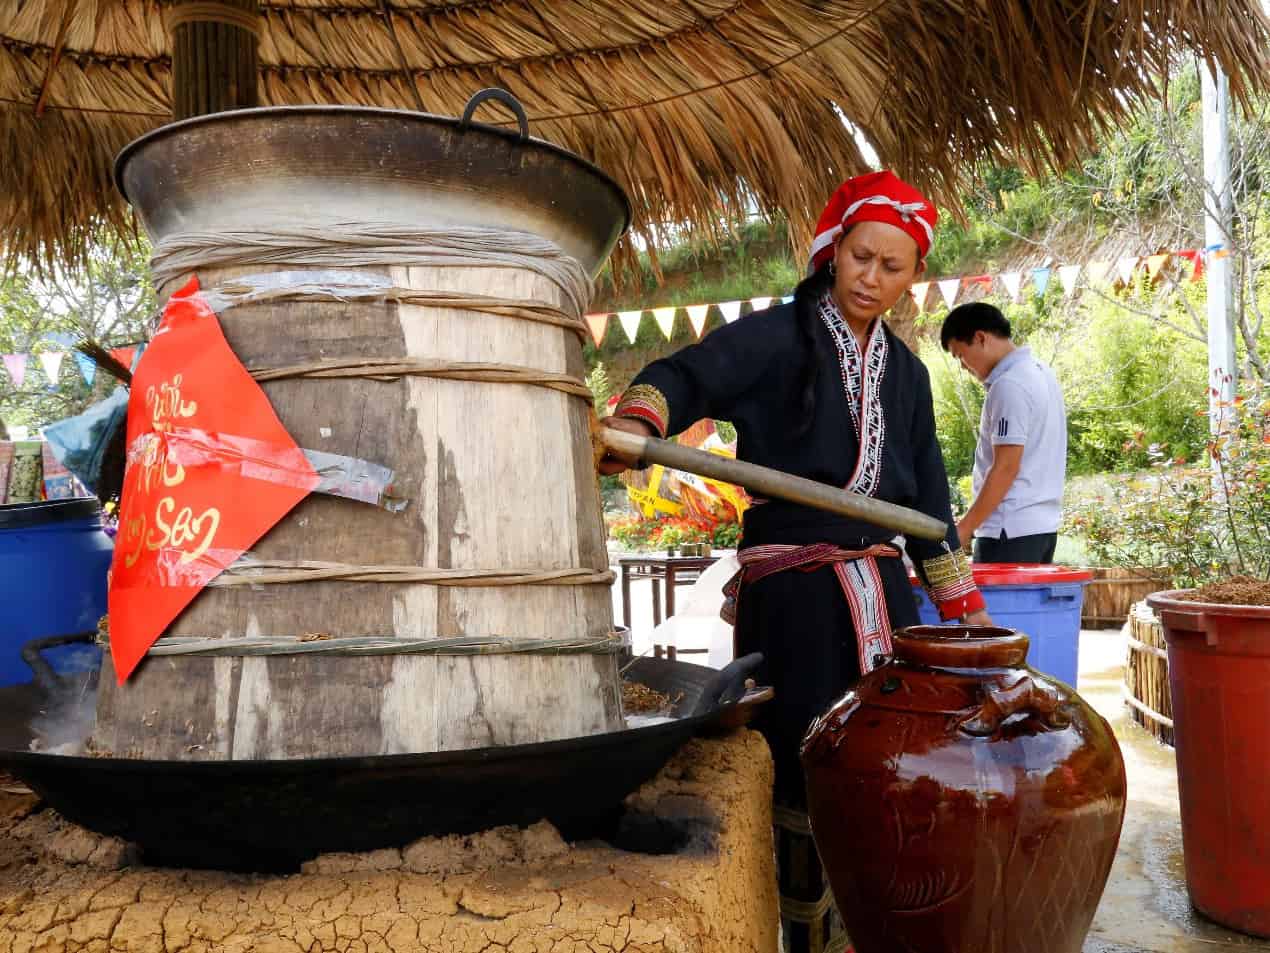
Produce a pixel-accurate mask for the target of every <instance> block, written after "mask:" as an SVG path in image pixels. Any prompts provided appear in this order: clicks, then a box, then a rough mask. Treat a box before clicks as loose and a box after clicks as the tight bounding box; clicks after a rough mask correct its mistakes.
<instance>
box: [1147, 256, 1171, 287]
mask: <svg viewBox="0 0 1270 953" xmlns="http://www.w3.org/2000/svg"><path fill="white" fill-rule="evenodd" d="M1168 260H1169V256H1168V255H1149V256H1148V257H1147V260H1146V264H1147V274H1148V275H1149V276H1150V277H1151V280H1152V281H1155V279H1156V278H1158V277H1160V271H1161V270H1162V269H1163V268H1164V263H1165V262H1166V261H1168Z"/></svg>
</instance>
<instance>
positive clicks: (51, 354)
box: [37, 351, 66, 384]
mask: <svg viewBox="0 0 1270 953" xmlns="http://www.w3.org/2000/svg"><path fill="white" fill-rule="evenodd" d="M37 356H38V357H39V359H40V366H41V367H43V368H44V376H45V377H47V378H48V379H49V383H50V384H56V383H57V375H58V373H59V372H60V371H61V370H62V358H64V357H65V356H66V352H65V351H44V352H43V353H42V354H39V355H37Z"/></svg>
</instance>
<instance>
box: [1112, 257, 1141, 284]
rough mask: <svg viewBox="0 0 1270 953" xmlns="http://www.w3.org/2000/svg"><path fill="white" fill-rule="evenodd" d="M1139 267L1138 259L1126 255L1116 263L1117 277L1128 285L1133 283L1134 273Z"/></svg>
mask: <svg viewBox="0 0 1270 953" xmlns="http://www.w3.org/2000/svg"><path fill="white" fill-rule="evenodd" d="M1137 267H1138V259H1137V258H1136V257H1134V256H1133V255H1126V256H1125V257H1124V258H1120V259H1117V261H1116V277H1117V278H1119V279H1120V281H1121V282H1122V283H1124V284H1126V285H1128V284H1132V283H1133V272H1134V269H1136V268H1137Z"/></svg>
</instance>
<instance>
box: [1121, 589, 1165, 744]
mask: <svg viewBox="0 0 1270 953" xmlns="http://www.w3.org/2000/svg"><path fill="white" fill-rule="evenodd" d="M1125 626H1126V629H1127V632H1128V643H1129V658H1128V660H1127V661H1126V663H1125V669H1124V698H1125V704H1127V705H1128V706H1129V713H1130V714H1131V715H1132V716H1133V720H1134V721H1136V722H1137V723H1138V724H1140V725H1141V726H1142V727H1143V728H1145V729H1146V730H1147V731H1149V732H1151V734H1153V735H1155V737H1156V738H1158V739H1159V740H1160V741H1162V742H1164V743H1165V744H1166V745H1171V744H1173V701H1172V698H1171V696H1170V694H1169V656H1168V650H1167V646H1166V643H1165V641H1164V629H1163V627H1162V626H1161V625H1160V620H1159V619H1157V618H1156V617H1155V613H1154V612H1153V611H1152V610H1151V608H1150V607H1149V606H1148V605H1147V604H1146V603H1145V602H1139V603H1137V604H1135V605H1134V606H1133V607H1132V609H1131V610H1130V612H1129V620H1128V622H1126V623H1125Z"/></svg>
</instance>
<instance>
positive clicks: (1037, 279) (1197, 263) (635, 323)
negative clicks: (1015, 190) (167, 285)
mask: <svg viewBox="0 0 1270 953" xmlns="http://www.w3.org/2000/svg"><path fill="white" fill-rule="evenodd" d="M1228 254H1230V252H1229V250H1228V249H1227V248H1226V247H1225V246H1224V245H1222V244H1217V245H1213V246H1212V247H1210V248H1202V249H1199V248H1188V249H1180V250H1178V251H1170V252H1159V253H1157V254H1154V255H1144V256H1135V255H1125V256H1122V257H1120V258H1117V259H1115V260H1114V261H1113V260H1111V259H1104V260H1099V261H1091V262H1086V263H1084V264H1081V263H1074V264H1063V265H1053V266H1049V265H1046V266H1040V267H1036V268H1030V269H1026V270H1023V271H1005V272H1001V273H999V274H980V275H962V276H957V277H953V276H949V277H947V278H939V279H933V280H926V281H917V282H914V283H913V287H912V289H911V291H912V295H913V300H914V301H915V302H916V303H917V310H918V311H919V312H926V311H929V310H931V309H933V308H937V307H938V306H939V299H940V298H942V299H943V303H944V304H945V305H946V306H947V307H949V308H953V307H955V306H956V304H957V300H958V298H960V297H961V296H962V295H963V293H965V294H969V295H970V299H971V300H975V299H978V298H984V297H989V296H991V295H993V294H994V293H995V294H999V295H1000V296H1001V297H1002V298H1006V299H1008V300H1009V301H1012V302H1014V303H1015V304H1018V303H1020V302H1021V301H1022V298H1023V285H1024V282H1025V281H1029V280H1030V281H1031V283H1032V290H1033V293H1034V294H1035V295H1036V296H1037V297H1042V296H1044V294H1045V292H1046V291H1047V290H1048V288H1049V286H1050V281H1051V279H1052V278H1055V277H1057V279H1058V284H1059V285H1060V286H1061V287H1062V289H1063V294H1064V296H1066V297H1072V296H1074V295H1076V294H1077V293H1078V292H1079V290H1080V288H1081V276H1082V275H1083V276H1084V284H1085V286H1086V287H1089V288H1095V287H1100V286H1104V285H1106V284H1108V283H1111V282H1117V283H1118V284H1119V285H1122V286H1126V287H1127V286H1131V285H1132V284H1133V276H1134V274H1135V273H1136V272H1137V270H1138V268H1139V267H1141V268H1143V269H1145V271H1146V273H1147V276H1148V278H1149V279H1150V280H1151V281H1152V282H1155V281H1158V280H1159V279H1160V276H1161V274H1162V273H1163V272H1164V269H1165V267H1166V266H1167V265H1168V262H1169V261H1170V260H1171V259H1178V260H1179V261H1181V260H1184V261H1186V262H1187V263H1189V265H1190V279H1191V280H1192V281H1198V280H1199V279H1200V278H1202V277H1203V276H1204V263H1205V261H1206V260H1211V259H1212V258H1219V257H1223V256H1225V255H1228ZM998 282H999V283H1000V288H999V289H998V287H997V283H998ZM935 288H938V289H939V295H938V297H937V298H935V299H934V300H933V301H932V299H931V292H932V290H933V289H935ZM793 300H794V296H793V295H785V296H784V297H779V298H778V297H774V296H772V297H769V296H762V297H757V298H750V299H748V300H737V301H717V302H714V303H710V304H690V305H662V306H658V307H656V308H647V309H643V310H638V311H635V310H632V311H618V312H612V311H609V312H597V313H595V314H588V315H586V322H587V327H588V328H589V329H590V331H591V340H593V341H594V342H595V344H596V347H599V346H600V344H601V342H603V341H604V339H605V333H606V332H607V330H608V323H609V320H610V319H611V318H613V317H616V318H617V319H618V322H619V323H620V324H621V325H622V330H623V331H625V332H626V338H627V340H628V341H629V342H630V343H632V344H633V343H634V342H635V338H636V336H637V335H638V333H639V324H640V320H641V319H642V318H643V316H644V311H645V310H646V311H648V312H650V313H651V314H652V316H653V320H654V321H655V322H656V324H657V327H658V329H659V330H660V331H661V333H662V336H663V337H665V338H666V339H667V340H669V339H670V338H671V337H672V335H673V333H674V327H675V318H676V317H677V316H678V313H679V311H680V309H681V308H682V310H684V311H685V312H687V315H688V323H689V325H690V326H691V327H692V332H693V334H694V335H695V336H696V337H697V338H698V339H700V338H701V336H702V335H703V334H704V333H705V329H706V325H707V324H708V323H709V319H710V311H711V309H712V308H717V309H718V312H719V315H720V316H721V317H722V319H723V320H724V322H726V323H727V324H731V323H732V322H733V321H736V320H737V319H738V318H740V317H741V312H742V309H743V308H744V306H746V305H748V306H749V310H748V311H747V312H746V313H752V312H754V311H762V310H763V309H765V308H769V307H772V306H774V305H776V304H778V303H779V304H789V303H790V302H791V301H793ZM81 368H82V365H81Z"/></svg>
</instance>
